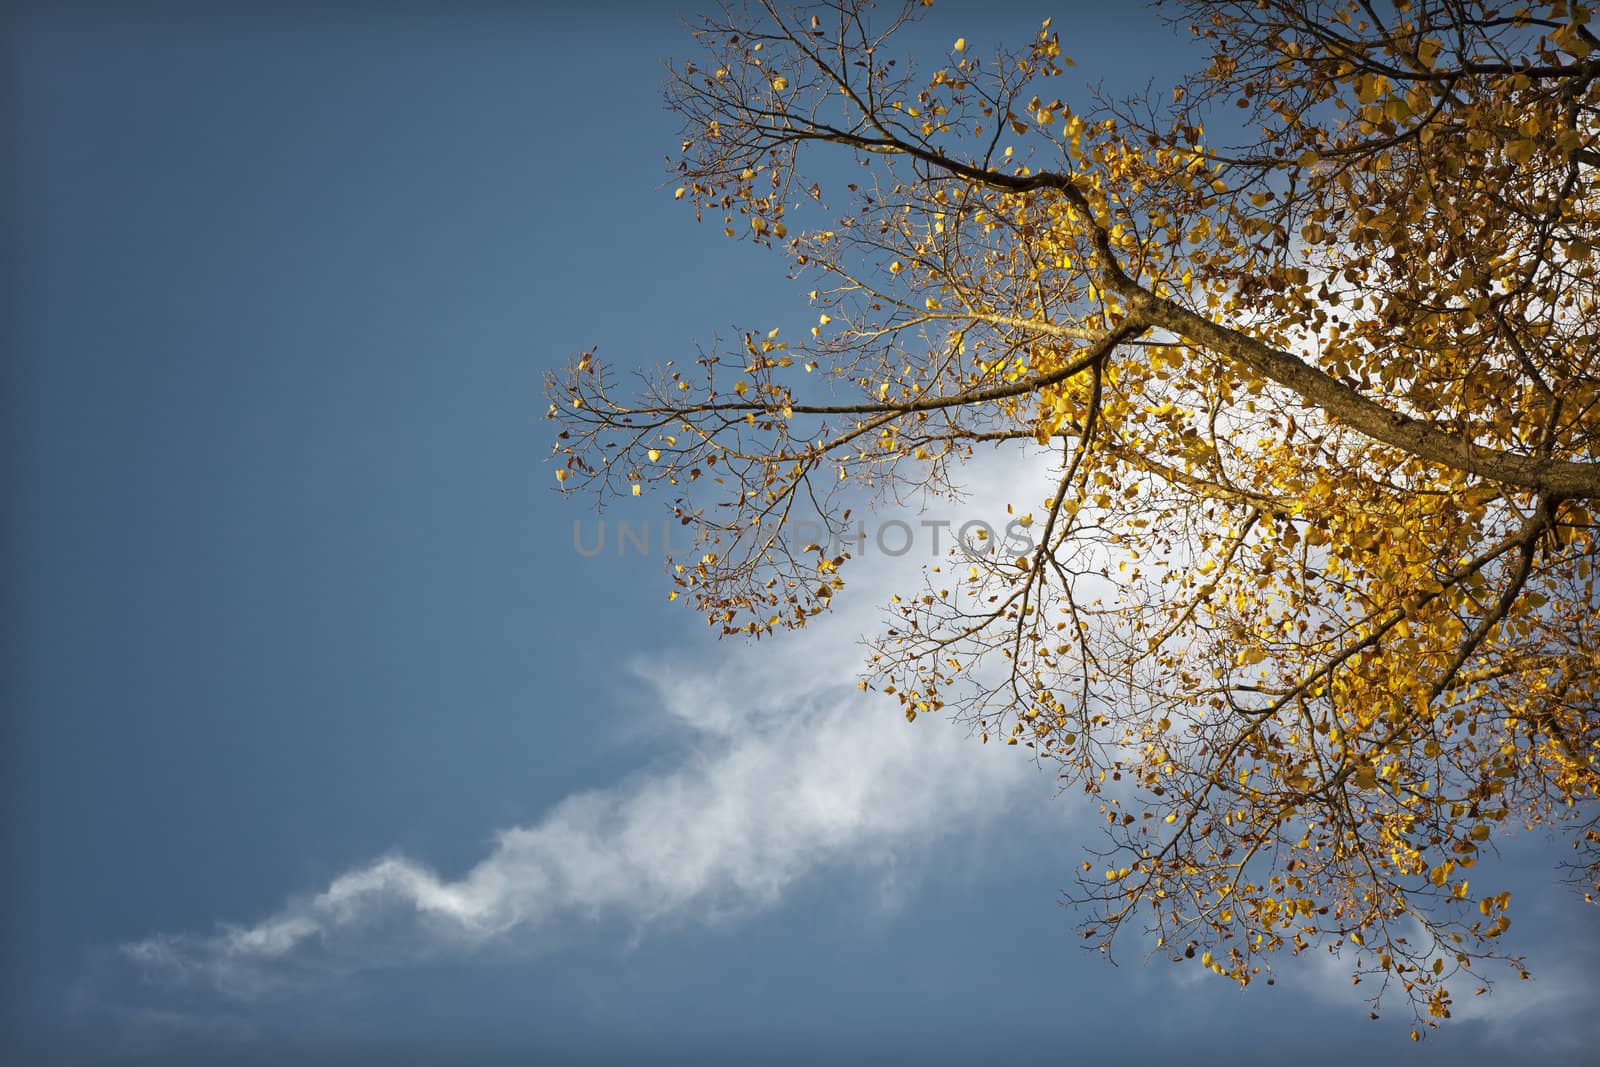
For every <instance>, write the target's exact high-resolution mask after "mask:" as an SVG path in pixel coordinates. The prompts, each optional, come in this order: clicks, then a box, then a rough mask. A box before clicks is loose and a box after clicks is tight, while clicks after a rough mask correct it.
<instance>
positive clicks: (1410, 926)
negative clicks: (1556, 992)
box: [549, 0, 1600, 1036]
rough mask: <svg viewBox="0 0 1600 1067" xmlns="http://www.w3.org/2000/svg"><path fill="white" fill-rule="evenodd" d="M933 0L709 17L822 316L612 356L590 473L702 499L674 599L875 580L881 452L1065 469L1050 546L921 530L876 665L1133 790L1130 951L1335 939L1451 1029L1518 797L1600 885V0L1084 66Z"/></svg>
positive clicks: (1467, 8) (1503, 908)
mask: <svg viewBox="0 0 1600 1067" xmlns="http://www.w3.org/2000/svg"><path fill="white" fill-rule="evenodd" d="M920 6H922V5H918V4H909V5H907V6H906V7H905V8H903V9H899V10H889V11H879V10H875V9H873V8H872V7H871V5H869V4H864V3H858V2H855V0H839V2H827V3H811V4H801V5H798V6H795V7H793V8H781V7H779V6H777V5H776V4H775V3H772V2H769V0H759V2H758V3H756V4H754V5H752V6H751V7H749V8H729V9H727V10H725V11H724V12H723V13H721V14H719V15H717V16H714V17H711V18H708V19H706V20H704V21H703V22H701V23H699V24H697V25H696V26H695V27H694V37H695V39H696V41H697V42H698V45H699V48H700V50H701V52H700V54H699V55H698V56H697V57H696V58H695V59H693V60H692V61H690V62H683V63H681V64H679V65H676V66H674V67H671V68H670V75H669V81H668V88H667V99H668V102H669V105H670V106H671V108H672V110H673V111H674V112H675V113H676V114H677V115H678V117H679V118H680V119H681V121H682V135H681V145H680V146H679V147H680V148H681V154H680V155H679V156H678V157H677V161H676V166H677V169H678V171H679V173H680V174H681V177H680V179H679V180H680V182H681V187H680V188H679V189H678V190H677V196H678V197H680V198H681V199H683V200H685V201H687V202H688V203H689V204H691V205H693V207H694V210H695V211H696V212H697V213H699V214H700V215H701V216H703V217H706V218H709V219H711V220H713V221H714V222H717V223H720V225H721V226H722V227H723V228H724V229H725V231H726V233H727V234H728V235H729V236H731V237H736V238H739V239H748V240H753V241H756V242H758V243H760V244H762V245H766V246H769V247H771V248H773V249H774V250H776V251H779V252H781V253H783V254H785V255H787V256H788V257H790V258H791V259H792V262H793V264H794V267H795V268H796V273H797V274H801V275H804V276H806V277H808V278H809V279H810V281H809V284H808V285H807V288H808V289H810V290H811V291H810V300H811V301H812V303H813V304H814V305H815V309H816V311H817V314H818V318H817V325H816V327H815V328H814V329H812V330H811V336H810V337H809V338H806V339H803V340H798V341H791V340H789V339H785V338H781V337H780V335H779V333H778V331H771V332H770V333H769V332H768V331H764V330H751V331H750V332H748V333H746V334H744V335H743V336H741V337H739V338H737V339H736V340H735V342H734V343H733V344H732V345H730V346H726V347H724V348H718V349H715V350H711V351H702V352H700V353H699V354H698V356H697V357H696V358H694V359H692V360H687V361H682V362H681V363H680V362H673V363H668V364H666V365H665V366H663V367H662V368H660V370H659V371H658V372H655V373H652V374H648V375H644V376H642V377H641V378H640V379H639V380H638V381H636V382H619V381H618V379H617V377H616V376H615V375H614V373H613V372H611V371H610V370H608V369H607V368H605V367H604V366H603V365H602V364H601V363H600V361H599V360H598V359H597V358H596V357H595V356H594V354H593V353H589V354H585V355H583V356H581V357H579V358H578V359H576V360H575V361H574V362H573V363H572V365H571V366H570V367H569V368H568V369H567V370H566V371H565V372H563V373H561V374H557V375H555V376H553V377H552V378H551V380H550V383H549V391H550V399H551V408H550V413H551V415H552V416H553V417H554V418H556V419H558V420H560V422H561V423H562V427H561V430H560V434H559V440H558V443H557V446H556V452H557V459H558V463H559V468H558V470H557V477H558V478H559V479H560V480H561V482H562V485H563V486H564V487H565V488H566V489H567V490H569V491H572V490H581V489H588V490H591V491H593V492H596V493H598V494H599V495H600V497H601V498H602V499H604V498H605V497H606V496H608V495H611V494H621V495H624V496H637V495H642V494H646V493H650V492H654V491H658V490H659V491H666V492H669V493H671V494H672V498H673V501H674V504H673V506H674V509H675V511H676V513H677V515H678V517H679V518H680V519H681V520H682V521H683V522H684V524H685V525H687V526H690V527H692V528H693V529H694V531H695V532H696V535H697V537H698V538H699V541H698V543H697V547H696V548H695V550H694V554H693V556H692V557H691V558H688V559H680V560H678V561H676V564H675V566H674V567H673V568H672V571H671V575H672V579H671V580H672V582H673V583H674V588H673V589H672V590H671V594H670V595H671V596H673V597H674V598H675V599H676V598H678V597H679V596H680V595H681V596H683V597H684V598H685V599H686V600H687V601H688V602H690V603H691V604H693V605H694V606H695V607H697V608H698V609H699V610H700V611H702V612H704V613H705V615H706V617H707V618H708V620H709V621H711V622H712V623H713V625H715V626H717V627H719V628H720V630H721V631H722V632H724V633H728V634H739V633H743V634H751V635H756V636H761V635H764V634H767V633H769V632H771V631H774V630H778V629H783V628H790V627H797V626H803V625H804V624H805V623H806V621H807V620H808V619H809V618H811V617H812V616H814V615H816V614H817V613H818V612H821V611H823V610H825V609H826V608H827V606H828V605H829V604H830V602H831V601H832V599H833V597H834V596H835V595H838V594H839V593H840V591H841V590H842V589H843V588H844V576H845V575H846V574H847V573H848V571H849V566H850V553H849V552H848V551H843V552H841V551H839V550H838V549H837V544H838V540H837V539H838V538H839V536H840V535H842V534H844V533H845V532H846V527H847V524H848V522H849V519H850V515H849V512H848V510H846V506H847V505H848V504H850V503H851V501H852V499H853V498H852V496H851V493H850V492H849V491H850V490H852V489H856V488H866V489H869V490H871V491H872V492H873V493H875V494H877V499H878V500H879V501H880V502H881V501H904V500H906V499H908V497H910V496H911V495H914V494H915V493H918V492H923V491H931V492H941V493H943V492H950V491H953V490H956V489H959V487H960V486H961V484H962V470H963V465H964V463H965V462H966V461H968V460H969V459H971V458H972V457H973V456H974V455H975V454H976V453H977V452H978V451H979V450H980V449H984V450H992V449H994V448H997V447H1005V446H1004V443H1005V442H1015V444H1014V445H1012V446H1011V447H1012V448H1013V449H1032V450H1035V451H1039V452H1047V453H1049V454H1051V455H1053V456H1055V457H1058V462H1057V464H1056V466H1055V467H1053V468H1052V470H1053V475H1052V477H1051V481H1050V483H1049V484H1041V485H1040V486H1039V490H1038V492H1037V493H1036V494H1034V496H1033V498H1031V499H1027V500H1022V501H1019V502H1018V508H1017V511H1018V513H1019V514H1018V517H1017V523H1018V524H1020V525H1021V526H1022V527H1024V528H1026V529H1027V530H1028V532H1029V536H1028V540H1027V548H1026V550H1025V551H1018V552H1015V553H1013V552H1011V551H1009V550H1008V549H1009V547H1010V546H1009V542H1007V543H1002V542H1000V541H999V539H994V540H991V541H990V542H989V543H988V544H986V545H985V546H983V550H982V551H980V552H977V553H973V554H971V558H961V559H960V560H959V564H958V565H955V566H952V564H951V562H949V561H947V562H945V563H943V564H941V565H939V566H935V567H932V568H930V571H929V573H928V575H927V579H928V582H927V586H926V588H924V589H919V590H913V591H908V592H907V593H906V595H904V596H902V597H896V598H895V600H894V603H893V604H892V605H891V607H890V611H891V612H892V615H893V619H892V622H891V625H890V626H889V627H888V628H887V629H886V630H885V632H883V633H882V634H879V635H877V636H876V637H874V638H873V639H872V642H871V650H870V652H869V659H868V663H867V674H866V677H865V680H864V682H863V685H864V686H866V687H868V688H871V689H875V690H879V691H881V692H883V693H886V694H891V695H892V698H893V699H895V700H897V701H898V702H899V704H900V705H901V706H902V707H903V709H904V711H905V714H906V717H907V718H908V719H914V718H916V717H917V716H918V715H924V714H934V713H937V714H940V715H948V716H955V717H958V718H962V719H965V720H967V721H970V722H971V723H972V724H973V728H974V732H975V734H977V735H979V738H980V739H981V740H983V741H989V740H1003V741H1005V742H1007V743H1011V744H1021V745H1028V746H1032V747H1033V749H1034V750H1035V751H1036V752H1037V753H1038V754H1039V755H1040V757H1041V758H1044V759H1049V760H1054V761H1057V763H1058V764H1059V770H1060V773H1061V774H1062V776H1063V778H1064V779H1065V780H1066V781H1068V782H1070V783H1072V784H1074V786H1075V787H1078V788H1081V789H1082V791H1084V792H1085V793H1087V794H1088V795H1089V797H1090V802H1091V803H1093V804H1096V805H1098V808H1099V811H1100V812H1101V814H1102V815H1103V818H1104V824H1105V832H1106V835H1107V836H1106V840H1105V843H1104V847H1103V849H1102V850H1100V852H1099V853H1097V855H1096V858H1095V859H1094V860H1093V861H1091V862H1086V863H1084V864H1083V868H1082V876H1081V878H1080V881H1079V885H1078V888H1077V890H1076V891H1074V892H1073V893H1072V898H1073V899H1074V901H1075V902H1077V903H1079V904H1080V905H1082V906H1083V908H1084V909H1085V910H1084V914H1085V922H1084V933H1085V935H1086V936H1087V937H1088V938H1089V939H1090V943H1091V944H1094V945H1098V946H1100V947H1101V948H1102V949H1108V948H1109V946H1110V945H1111V943H1112V939H1113V938H1114V937H1116V936H1118V935H1119V933H1120V934H1121V935H1122V936H1128V931H1129V930H1130V929H1133V930H1137V931H1142V932H1143V933H1144V934H1146V935H1148V938H1149V941H1148V942H1146V943H1147V944H1153V946H1154V947H1155V950H1156V951H1158V952H1160V953H1161V954H1164V955H1168V956H1170V957H1171V958H1173V959H1174V960H1177V961H1180V962H1181V961H1184V960H1196V961H1197V962H1198V963H1199V964H1200V965H1203V966H1205V967H1208V968H1210V969H1211V970H1213V971H1216V972H1217V973H1219V974H1222V975H1226V976H1228V977H1229V978H1232V979H1234V980H1236V981H1238V982H1239V983H1241V984H1247V983H1249V982H1250V981H1251V980H1252V979H1253V978H1256V977H1258V976H1262V975H1263V972H1264V971H1267V972H1269V971H1270V966H1269V960H1270V958H1271V954H1272V953H1274V952H1276V951H1280V950H1283V951H1288V952H1296V953H1298V952H1303V951H1307V950H1310V949H1313V948H1325V947H1329V946H1335V945H1338V946H1342V950H1343V951H1344V952H1349V953H1354V962H1353V963H1352V968H1353V970H1354V971H1355V972H1356V974H1357V975H1358V976H1361V977H1363V978H1365V979H1367V980H1369V981H1372V982H1373V983H1374V985H1373V987H1372V988H1376V989H1377V993H1376V994H1375V995H1374V997H1373V1000H1374V1008H1375V1009H1376V1007H1377V1000H1378V998H1379V997H1381V996H1383V995H1384V993H1386V992H1388V991H1391V990H1399V991H1400V992H1401V995H1402V998H1403V999H1404V1000H1406V1001H1408V1002H1409V1003H1410V1004H1411V1005H1412V1007H1413V1010H1414V1011H1415V1012H1416V1013H1417V1015H1418V1017H1419V1019H1422V1020H1423V1021H1424V1022H1426V1023H1427V1024H1428V1025H1435V1024H1436V1020H1438V1019H1441V1018H1445V1017H1448V1016H1449V1014H1450V1007H1451V1003H1452V996H1453V995H1459V993H1460V990H1461V988H1462V983H1463V982H1467V983H1470V984H1471V986H1472V987H1473V988H1476V989H1480V990H1481V988H1482V985H1483V983H1482V982H1480V981H1478V977H1479V976H1480V975H1481V973H1482V969H1483V968H1482V964H1483V963H1484V962H1485V961H1487V960H1490V959H1494V958H1496V957H1501V956H1504V955H1506V954H1505V953H1503V952H1502V951H1501V950H1500V948H1499V946H1500V944H1501V942H1500V941H1499V940H1498V939H1499V937H1500V935H1501V934H1502V933H1503V932H1504V931H1505V930H1506V929H1507V927H1508V926H1509V925H1510V918H1509V915H1510V899H1509V894H1508V893H1507V892H1505V891H1504V890H1503V889H1502V888H1501V887H1498V886H1496V885H1493V884H1479V882H1477V881H1475V880H1474V878H1473V874H1474V873H1475V872H1474V871H1473V870H1472V868H1473V867H1474V866H1475V864H1476V863H1477V861H1478V859H1479V857H1480V855H1481V853H1482V851H1483V850H1485V849H1490V848H1493V847H1494V841H1495V839H1496V837H1497V835H1499V834H1501V833H1502V832H1510V831H1511V830H1512V829H1514V828H1518V827H1527V828H1532V827H1534V826H1536V825H1541V824H1545V825H1549V826H1552V827H1555V828H1557V829H1558V830H1559V831H1560V832H1561V833H1563V834H1565V835H1567V837H1569V838H1570V841H1571V844H1572V846H1573V848H1574V849H1575V850H1576V851H1575V852H1574V854H1573V857H1572V860H1571V862H1570V863H1569V864H1568V865H1567V874H1568V875H1569V876H1570V877H1571V879H1572V880H1573V881H1574V882H1575V883H1576V885H1577V887H1578V889H1579V891H1580V892H1585V893H1586V895H1587V896H1588V897H1589V899H1591V900H1593V899H1594V898H1595V896H1596V895H1597V893H1600V884H1597V878H1600V823H1597V822H1596V814H1595V813H1596V800H1597V797H1600V712H1597V710H1596V708H1597V703H1596V702H1597V691H1600V597H1597V593H1596V589H1595V573H1596V569H1597V563H1600V561H1597V558H1596V553H1597V546H1600V540H1597V527H1596V509H1597V507H1600V304H1597V295H1600V294H1597V291H1596V270H1597V266H1600V256H1597V249H1600V225H1597V224H1600V140H1597V137H1600V121H1597V119H1600V110H1597V109H1600V80H1597V78H1600V39H1597V38H1596V37H1595V36H1594V34H1593V33H1592V32H1591V31H1590V30H1589V28H1588V26H1587V21H1588V18H1589V12H1588V9H1587V8H1585V7H1582V6H1580V5H1576V4H1568V3H1564V2H1555V3H1530V4H1526V5H1516V6H1511V5H1505V6H1502V5H1499V4H1496V3H1493V2H1488V0H1410V2H1407V0H1394V2H1392V3H1389V4H1384V5H1377V4H1370V3H1366V2H1363V0H1348V2H1346V0H1241V2H1227V0H1211V2H1199V0H1197V2H1190V3H1180V4H1176V5H1173V6H1172V7H1171V8H1170V9H1168V13H1169V14H1170V15H1171V16H1172V18H1173V21H1174V22H1175V23H1177V24H1179V25H1187V26H1188V27H1189V32H1191V33H1192V34H1193V36H1194V39H1195V40H1196V41H1197V42H1198V49H1197V52H1196V55H1197V58H1203V61H1204V66H1203V67H1202V68H1201V69H1199V70H1198V71H1197V72H1196V73H1193V74H1192V75H1189V76H1187V77H1184V78H1182V79H1181V80H1179V81H1178V82H1177V83H1176V84H1172V85H1164V86H1161V87H1160V92H1159V94H1156V95H1147V96H1144V97H1140V98H1136V99H1129V100H1112V99H1103V98H1100V97H1099V96H1098V95H1094V94H1086V95H1085V96H1084V97H1083V98H1081V99H1079V98H1074V99H1071V100H1068V99H1067V97H1068V96H1070V95H1071V92H1070V90H1069V88H1068V86H1067V82H1068V81H1069V80H1070V79H1066V78H1062V77H1061V75H1062V74H1063V72H1064V68H1066V67H1068V66H1070V63H1071V61H1070V60H1069V59H1068V58H1067V57H1066V56H1065V55H1064V54H1063V52H1062V42H1061V35H1062V33H1063V32H1064V31H1065V32H1067V33H1068V34H1069V36H1070V27H1057V26H1052V25H1051V24H1050V23H1049V22H1048V21H1047V22H1046V23H1045V24H1044V25H1043V26H1042V27H1041V28H1040V30H1039V31H1038V33H1037V34H1036V35H1035V36H1034V37H1033V38H1032V39H1031V40H1028V41H1026V42H1023V43H1022V44H1021V45H1020V46H1019V47H1017V48H1013V49H1005V48H999V49H996V48H993V47H990V46H985V47H984V48H981V49H980V48H979V47H978V46H977V45H976V41H977V31H979V30H981V27H974V29H973V31H972V32H973V37H972V41H971V42H969V41H968V40H967V39H959V40H956V41H954V42H953V43H952V44H951V45H950V46H949V48H948V51H946V52H944V54H938V55H928V56H923V57H921V58H920V60H919V61H915V62H914V61H912V59H911V58H909V57H906V56H904V55H898V54H896V45H897V38H896V34H897V33H898V32H900V31H902V30H903V29H904V27H905V25H906V23H907V22H908V21H910V20H912V19H914V18H915V17H916V16H917V15H918V14H919V7H920ZM1208 120H1209V121H1210V123H1211V125H1212V126H1213V127H1214V128H1223V127H1227V128H1230V129H1231V128H1238V129H1243V130H1244V131H1245V133H1244V134H1243V135H1242V136H1238V137H1230V138H1229V140H1228V141H1227V143H1222V142H1221V141H1220V139H1213V138H1212V137H1211V136H1210V135H1208V133H1207V131H1206V124H1207V122H1208ZM851 161H854V162H855V163H858V164H859V165H860V167H859V170H856V171H853V172H849V173H846V172H845V168H842V167H840V166H839V164H840V163H850V162H851ZM830 167H831V168H832V169H831V170H830V169H829V168H830ZM841 173H842V174H844V178H842V179H840V180H839V181H828V180H825V177H824V176H826V175H833V176H837V175H840V174H841ZM852 174H858V175H859V177H856V178H854V179H853V180H849V181H848V182H846V181H845V180H844V179H849V178H851V177H852ZM824 184H827V185H828V188H827V189H824V187H823V186H824ZM841 185H842V186H843V188H842V189H840V188H839V187H840V186H841ZM835 194H842V195H843V197H844V198H845V199H846V200H847V201H848V208H847V210H845V212H844V213H843V214H842V216H840V217H836V218H830V219H828V220H826V221H824V222H821V223H818V224H815V225H806V226H801V225H798V224H797V225H796V227H795V231H793V232H792V231H791V230H790V228H789V222H788V221H787V220H795V219H814V218H817V217H819V216H818V212H819V211H820V210H821V208H820V206H819V205H820V204H821V203H823V202H824V199H825V198H828V197H832V196H834V195H835ZM1012 454H1019V453H1016V452H1013V453H1012ZM800 514H806V515H808V516H817V517H819V518H820V520H821V521H822V522H823V523H824V524H825V526H826V530H827V531H828V532H829V533H830V534H831V535H832V537H831V538H815V537H811V538H808V540H807V542H806V543H804V544H802V543H798V542H799V540H800V539H799V538H798V537H797V536H795V535H794V532H793V531H794V529H795V527H796V526H797V523H796V516H798V515H800ZM1511 962H1512V964H1513V966H1514V967H1516V968H1517V969H1518V970H1520V968H1521V962H1520V961H1519V960H1516V959H1512V961H1511ZM1523 973H1524V976H1525V975H1526V972H1523ZM1469 992H1470V990H1469ZM1415 1034H1416V1031H1413V1035H1414V1036H1415Z"/></svg>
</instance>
